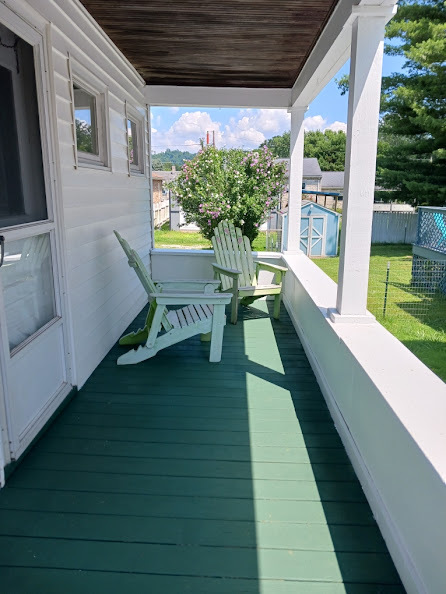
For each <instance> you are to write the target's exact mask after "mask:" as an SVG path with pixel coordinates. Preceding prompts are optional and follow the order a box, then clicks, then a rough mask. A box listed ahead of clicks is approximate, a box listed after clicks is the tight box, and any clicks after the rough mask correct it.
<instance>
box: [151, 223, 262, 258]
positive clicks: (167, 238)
mask: <svg viewBox="0 0 446 594" xmlns="http://www.w3.org/2000/svg"><path fill="white" fill-rule="evenodd" d="M265 240H266V233H265V232H260V234H259V236H258V237H257V239H256V240H255V241H254V243H253V246H252V249H253V250H254V251H260V252H261V251H265ZM155 247H156V248H170V249H183V250H184V249H189V250H211V249H212V245H211V242H210V241H209V240H208V239H206V238H205V237H203V235H202V234H201V233H197V232H188V231H170V230H169V225H168V223H166V224H164V225H163V226H162V227H161V229H155Z"/></svg>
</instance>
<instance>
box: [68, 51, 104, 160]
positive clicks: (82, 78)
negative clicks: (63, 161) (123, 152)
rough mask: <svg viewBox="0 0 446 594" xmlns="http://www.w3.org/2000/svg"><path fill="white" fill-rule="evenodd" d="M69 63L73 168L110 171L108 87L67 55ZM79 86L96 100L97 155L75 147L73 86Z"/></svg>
mask: <svg viewBox="0 0 446 594" xmlns="http://www.w3.org/2000/svg"><path fill="white" fill-rule="evenodd" d="M69 64H70V79H71V80H70V89H71V106H72V118H73V142H74V151H75V165H74V166H75V168H77V167H89V168H92V169H103V170H106V171H111V158H110V154H111V152H110V117H109V107H108V87H107V85H105V84H104V83H102V82H101V81H100V80H99V79H98V78H97V76H95V75H94V74H93V73H92V72H90V71H89V70H88V69H87V68H85V67H84V66H82V65H81V64H80V63H78V62H77V61H75V60H73V58H72V57H71V56H69ZM73 85H77V86H78V87H81V88H82V89H84V90H85V91H87V93H89V94H90V95H93V97H94V98H95V102H96V124H97V141H98V153H99V154H98V155H93V154H91V153H85V152H83V151H79V150H78V149H77V136H76V116H75V109H76V108H75V104H74V86H73Z"/></svg>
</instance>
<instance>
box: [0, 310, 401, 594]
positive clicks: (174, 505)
mask: <svg viewBox="0 0 446 594" xmlns="http://www.w3.org/2000/svg"><path fill="white" fill-rule="evenodd" d="M267 305H269V304H267V303H266V302H257V303H256V304H255V305H253V306H251V307H250V308H242V310H241V312H240V321H239V323H238V325H237V326H232V325H227V326H226V330H225V338H224V346H223V358H222V362H221V363H219V364H211V363H209V362H208V360H207V355H208V349H209V343H200V340H199V338H198V337H196V338H192V339H190V340H188V341H186V342H183V343H180V344H178V345H176V346H173V347H170V348H169V349H166V350H164V351H162V352H161V353H159V355H158V356H157V357H155V358H154V359H151V360H149V361H145V362H144V363H141V364H139V365H137V366H129V367H117V366H116V359H117V357H118V355H119V354H121V353H122V352H124V351H123V349H122V347H118V346H115V347H114V348H113V349H112V350H111V351H110V353H109V354H108V355H107V357H106V358H105V359H104V361H103V362H102V363H101V365H100V366H99V367H98V368H97V370H96V371H95V372H94V374H93V375H92V377H91V378H90V379H89V380H88V382H87V384H86V385H85V386H84V388H83V389H82V390H81V391H80V392H79V394H78V395H77V396H76V398H75V399H74V400H73V401H72V402H71V403H70V404H69V406H68V407H67V408H66V409H65V410H64V411H63V413H62V414H61V415H60V416H59V417H58V418H57V420H56V422H55V423H54V424H53V425H52V427H51V428H50V429H49V431H48V432H47V433H46V434H45V435H44V436H43V437H42V438H41V439H40V441H39V442H38V443H37V444H36V446H35V447H34V448H33V449H32V451H31V452H30V453H29V454H28V455H27V456H26V458H25V459H24V461H23V462H22V464H21V465H20V466H19V467H18V469H17V470H16V471H15V472H14V474H13V475H12V476H11V477H10V479H9V482H8V484H7V486H6V487H5V488H4V489H3V490H2V491H0V591H1V592H2V594H72V593H82V594H93V593H94V594H102V593H104V594H105V593H106V594H114V593H120V594H121V593H126V594H149V593H150V594H158V593H159V594H171V593H172V594H183V593H186V592H190V593H193V594H214V593H215V594H217V593H218V594H221V593H227V594H238V593H247V594H248V593H249V594H254V593H261V594H291V593H293V594H295V593H296V594H340V593H343V592H347V593H348V594H372V593H373V594H376V593H383V594H396V593H400V592H404V590H403V588H402V586H401V583H400V581H399V578H398V575H397V573H396V571H395V568H394V565H393V563H392V560H391V558H390V556H389V554H388V552H387V549H386V546H385V544H384V541H383V539H382V537H381V535H380V533H379V530H378V528H377V526H376V524H375V522H374V520H373V517H372V514H371V511H370V508H369V506H368V504H367V502H366V500H365V498H364V495H363V493H362V490H361V487H360V485H359V483H358V481H357V479H356V477H355V474H354V472H353V469H352V467H351V465H350V463H349V461H348V459H347V456H346V454H345V451H344V449H343V447H342V444H341V442H340V439H339V437H338V435H337V433H336V430H335V428H334V425H333V423H332V421H331V418H330V415H329V413H328V410H327V408H326V405H325V402H324V400H323V397H322V395H321V393H320V391H319V388H318V385H317V383H316V380H315V377H314V375H313V373H312V371H311V368H310V366H309V364H308V361H307V359H306V356H305V353H304V351H303V349H302V346H301V344H300V343H299V341H298V339H297V337H296V334H295V332H294V329H293V327H292V325H291V322H290V320H289V318H288V315H287V313H286V311H285V310H284V309H283V310H282V312H281V318H280V320H279V321H275V320H272V319H271V318H270V317H269V315H267ZM143 318H144V314H143V313H142V314H141V315H140V316H139V317H138V318H137V320H135V322H134V324H133V325H132V327H131V329H136V328H137V327H138V326H140V325H142V322H143Z"/></svg>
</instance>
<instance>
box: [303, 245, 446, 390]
mask: <svg viewBox="0 0 446 594" xmlns="http://www.w3.org/2000/svg"><path fill="white" fill-rule="evenodd" d="M411 255H412V247H411V246H410V245H373V246H372V250H371V257H370V276H369V296H368V308H369V310H370V311H371V312H372V313H373V315H375V316H376V318H377V320H378V321H379V322H380V323H381V324H382V325H383V326H385V327H386V328H387V330H389V332H391V333H392V334H393V335H394V336H396V337H397V338H398V339H399V340H400V341H401V342H402V343H403V344H405V345H406V346H407V348H408V349H410V350H411V351H412V352H413V353H414V354H415V355H416V356H417V357H418V358H419V359H421V361H423V362H424V363H425V364H426V365H427V366H428V367H429V368H430V369H432V371H434V372H435V373H436V374H437V375H438V376H439V377H441V378H442V379H443V380H444V381H446V298H444V297H442V296H440V295H438V294H437V295H430V296H429V295H426V294H424V293H422V292H420V291H416V290H414V289H413V288H412V287H411V285H410V281H411V269H412V266H411V264H412V258H411ZM313 261H314V262H315V264H317V265H318V266H319V267H320V268H321V269H322V270H323V271H324V272H326V273H327V274H328V276H330V277H331V278H332V279H333V280H335V281H337V279H338V265H339V258H322V259H315V260H313ZM387 262H390V275H389V288H388V295H387V309H386V315H385V317H384V316H383V307H384V293H385V280H386V269H387Z"/></svg>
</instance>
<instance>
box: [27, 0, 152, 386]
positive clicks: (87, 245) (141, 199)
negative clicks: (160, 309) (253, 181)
mask: <svg viewBox="0 0 446 594" xmlns="http://www.w3.org/2000/svg"><path fill="white" fill-rule="evenodd" d="M30 4H31V5H32V6H33V7H34V8H35V9H36V10H38V11H39V12H40V13H41V14H42V16H43V17H45V18H46V19H47V20H48V21H49V22H51V23H52V27H51V39H52V44H53V45H52V61H53V67H54V88H55V94H56V112H57V133H58V140H59V154H60V162H61V174H62V180H61V181H62V201H63V215H64V227H65V230H64V233H65V240H66V246H65V247H66V254H65V257H66V262H67V279H68V298H69V300H70V305H71V312H72V323H73V337H74V362H75V371H76V383H77V384H78V385H79V386H81V385H82V384H83V383H84V382H85V381H86V379H87V378H88V376H89V375H90V374H91V373H92V371H93V370H94V369H95V367H96V366H97V365H98V364H99V362H100V361H101V359H102V358H103V357H104V356H105V354H106V353H107V352H108V350H109V349H110V348H111V346H112V345H113V343H114V342H115V341H116V339H117V338H118V337H119V335H120V334H121V333H122V332H123V330H124V329H125V328H126V327H127V325H128V324H129V322H130V321H131V320H132V319H133V318H134V317H135V315H136V314H137V313H138V311H139V310H140V308H141V307H142V306H143V305H144V303H145V302H146V299H147V297H146V295H145V292H144V290H143V288H142V286H141V284H140V283H139V281H138V279H137V277H136V275H135V273H134V272H133V270H131V269H130V268H129V267H128V265H127V259H126V257H125V255H124V252H123V251H122V249H121V248H120V246H119V244H118V242H117V240H116V238H115V237H114V235H113V230H114V229H117V230H119V231H120V232H121V233H122V235H123V236H124V237H125V238H127V239H128V240H129V242H130V243H131V244H132V246H133V247H135V248H136V249H137V250H138V251H139V253H140V254H141V256H142V257H143V259H144V261H145V262H146V264H148V263H149V248H150V244H151V202H150V189H149V181H148V179H147V177H146V176H130V177H129V176H128V163H127V139H126V131H125V101H127V102H128V103H129V105H132V106H133V107H134V108H136V109H137V110H138V111H139V112H140V113H144V114H146V107H145V104H144V102H143V96H142V93H141V90H142V86H140V87H137V86H136V84H135V83H136V82H137V81H136V76H135V75H134V74H132V73H131V72H130V71H127V69H126V68H125V66H124V67H123V64H122V61H121V60H122V58H121V56H120V55H119V53H118V52H117V51H115V50H114V49H113V48H112V47H111V46H110V45H109V44H108V43H107V41H106V39H105V38H104V37H103V35H101V34H100V33H98V32H97V31H96V30H95V29H94V26H93V25H92V23H91V20H90V19H89V18H88V17H87V16H86V15H85V13H84V11H83V9H82V7H80V5H79V4H78V3H77V2H73V1H71V0H63V1H62V0H48V1H47V2H45V3H42V2H39V1H38V0H30ZM68 52H69V53H70V55H71V56H72V58H73V61H72V70H73V74H74V75H75V74H76V63H80V64H81V65H82V66H83V67H85V68H87V69H88V70H89V71H90V72H91V73H92V74H93V75H94V76H95V77H96V78H97V79H98V81H100V84H101V85H106V86H107V89H108V118H109V126H110V129H109V130H108V134H109V136H110V155H109V165H110V168H111V171H106V170H96V169H88V168H86V167H82V166H80V167H79V168H78V169H75V167H74V165H75V162H74V150H73V135H72V116H71V103H70V102H71V95H70V82H69V72H68V63H67V55H68ZM145 130H147V127H145ZM147 145H148V143H147V142H145V148H146V153H145V158H146V161H148V153H147ZM146 171H148V164H147V165H146Z"/></svg>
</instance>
